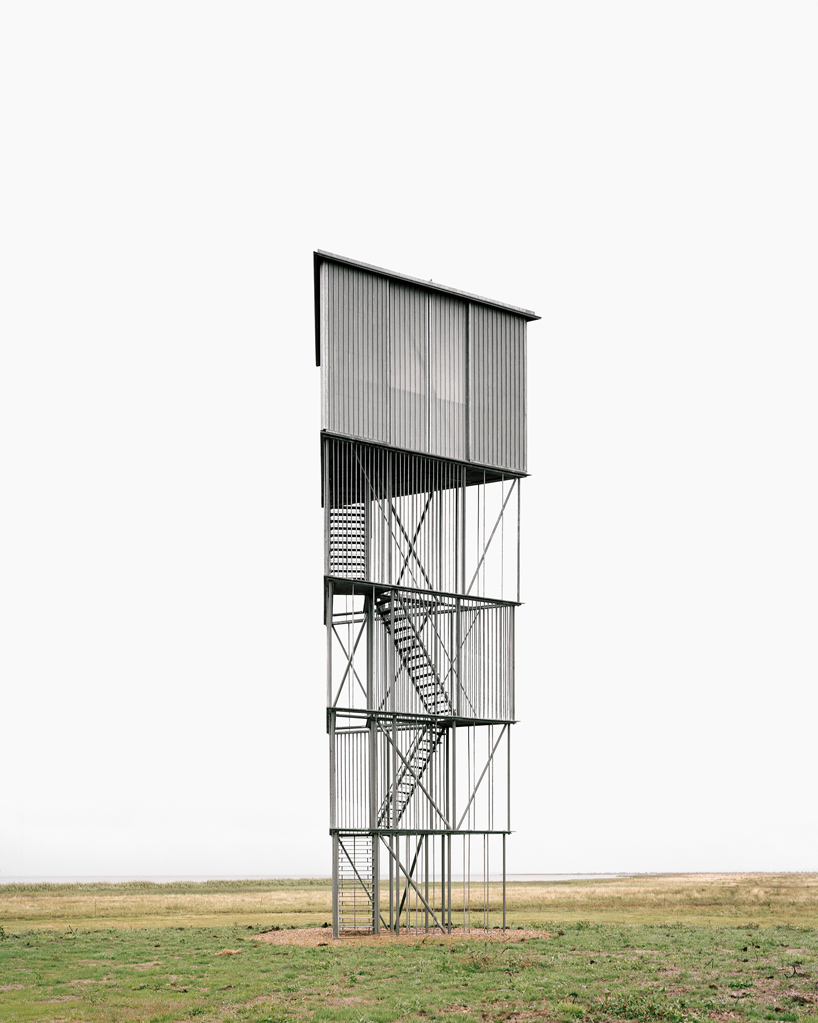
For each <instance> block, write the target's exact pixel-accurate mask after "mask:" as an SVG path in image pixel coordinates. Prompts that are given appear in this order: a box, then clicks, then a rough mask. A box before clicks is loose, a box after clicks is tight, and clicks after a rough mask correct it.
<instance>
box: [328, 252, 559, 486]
mask: <svg viewBox="0 0 818 1023" xmlns="http://www.w3.org/2000/svg"><path fill="white" fill-rule="evenodd" d="M314 265H315V353H316V362H317V364H318V365H319V366H320V367H321V427H322V429H323V430H325V431H327V432H328V433H332V434H338V435H340V436H344V437H353V438H356V439H359V440H365V441H370V442H372V443H375V444H384V445H388V446H390V447H395V448H401V449H404V450H410V451H416V452H420V453H423V454H430V455H437V456H439V457H442V458H446V459H452V460H455V461H459V462H472V463H475V464H477V465H483V466H488V467H493V468H496V469H501V470H504V471H506V472H511V473H519V474H522V473H525V472H526V325H527V323H528V322H529V321H530V320H536V319H539V317H538V316H536V315H535V314H534V313H532V312H530V311H529V310H527V309H518V308H516V307H515V306H510V305H506V304H504V303H501V302H494V301H491V300H490V299H486V298H479V297H477V296H476V295H469V294H466V293H465V292H462V291H457V290H455V289H453V288H447V287H443V286H441V285H438V284H435V283H434V282H432V281H421V280H417V279H415V278H412V277H406V276H405V275H403V274H396V273H392V272H390V271H388V270H382V269H380V268H378V267H374V266H369V265H368V264H366V263H360V262H358V261H356V260H352V259H346V258H345V257H343V256H335V255H333V254H331V253H328V252H322V251H320V250H319V251H318V252H316V253H314Z"/></svg>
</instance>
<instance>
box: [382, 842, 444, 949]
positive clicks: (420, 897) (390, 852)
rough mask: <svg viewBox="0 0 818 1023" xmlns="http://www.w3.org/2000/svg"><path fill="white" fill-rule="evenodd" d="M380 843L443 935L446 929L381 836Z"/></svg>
mask: <svg viewBox="0 0 818 1023" xmlns="http://www.w3.org/2000/svg"><path fill="white" fill-rule="evenodd" d="M381 841H382V842H383V844H384V845H385V846H386V850H387V852H388V853H389V855H390V856H391V857H392V859H393V860H394V861H395V863H396V865H397V868H398V870H400V871H401V872H402V873H403V876H404V877H405V878H406V880H407V881H408V882H409V884H410V885H411V886H412V887H413V888H414V889H415V894H416V895H417V897H418V898H419V899H420V901H421V902H422V903H423V905H424V906H425V907H426V909H428V910H429V912H430V913H431V915H432V918H433V919H434V922H435V923H436V924H437V926H438V927H439V928H440V929H441V931H443V933H444V934H445V933H446V928H445V927H444V926H443V924H442V923H441V922H440V920H438V918H437V913H435V911H434V910H433V909H432V907H431V906H430V905H429V903H428V902H427V901H426V899H424V897H423V893H422V892H421V890H420V888H418V886H417V885H416V884H415V882H414V881H413V880H412V878H411V877H410V876H409V875H408V874H407V872H406V867H404V865H403V864H402V863H401V861H400V860H399V859H398V857H397V856H396V855H395V854H394V853H393V852H392V850H391V849H390V848H389V845H388V844H387V843H386V842H384V841H383V836H381Z"/></svg>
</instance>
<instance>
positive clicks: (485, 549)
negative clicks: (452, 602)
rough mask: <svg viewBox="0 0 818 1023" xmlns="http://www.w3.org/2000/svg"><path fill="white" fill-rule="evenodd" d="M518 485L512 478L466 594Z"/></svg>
mask: <svg viewBox="0 0 818 1023" xmlns="http://www.w3.org/2000/svg"><path fill="white" fill-rule="evenodd" d="M519 485H520V481H519V480H514V482H513V484H512V485H511V486H510V487H509V491H508V493H507V494H506V499H505V500H504V501H503V507H502V508H501V509H500V514H499V515H498V516H497V521H496V522H495V523H494V529H492V531H491V535H490V536H489V538H488V541H487V543H486V546H485V547H484V548H483V553H482V554H481V555H480V560H479V561H478V562H477V568H476V569H475V570H474V575H473V576H472V577H471V582H470V583H469V585H468V586H467V587H466V594H469V593H471V588H472V586H474V580H475V579H476V578H477V576H478V574H479V572H480V566H481V565H482V564H483V562H484V561H485V560H486V555H487V554H488V552H489V547H490V545H491V541H492V540H493V539H494V534H495V533H496V532H497V527H498V526H499V525H500V523H501V522H502V520H503V512H504V511H505V510H506V505H507V504H508V502H509V498H510V497H511V495H512V494H513V493H514V489H515V487H518V486H519Z"/></svg>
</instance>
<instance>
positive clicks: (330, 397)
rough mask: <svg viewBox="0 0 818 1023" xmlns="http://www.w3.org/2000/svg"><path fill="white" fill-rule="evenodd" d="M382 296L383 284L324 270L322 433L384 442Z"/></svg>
mask: <svg viewBox="0 0 818 1023" xmlns="http://www.w3.org/2000/svg"><path fill="white" fill-rule="evenodd" d="M387 295H388V284H387V282H386V281H385V280H383V278H380V277H375V276H374V275H372V274H366V273H362V272H361V271H359V270H353V269H351V268H350V267H345V266H338V265H337V264H334V263H330V264H327V284H326V291H325V312H324V316H323V321H324V322H325V324H326V326H325V328H324V329H325V338H326V340H325V343H324V349H325V351H324V360H325V363H326V364H325V365H324V373H325V380H326V392H327V401H326V420H325V421H326V424H327V425H326V428H327V429H329V430H332V431H333V432H335V433H343V434H348V435H350V436H353V437H364V438H366V439H367V440H374V441H379V442H381V443H388V440H389V435H388V417H387V398H386V370H387V329H388V320H387V314H388V299H387ZM322 327H323V324H322Z"/></svg>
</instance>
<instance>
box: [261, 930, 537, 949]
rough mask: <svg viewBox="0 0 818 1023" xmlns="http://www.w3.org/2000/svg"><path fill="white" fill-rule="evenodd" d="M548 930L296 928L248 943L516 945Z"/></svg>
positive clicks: (274, 932)
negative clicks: (341, 933)
mask: <svg viewBox="0 0 818 1023" xmlns="http://www.w3.org/2000/svg"><path fill="white" fill-rule="evenodd" d="M550 937H551V935H550V934H549V932H548V931H538V930H533V929H531V930H523V929H517V930H507V931H501V930H491V931H478V930H471V931H466V930H463V929H459V930H452V933H451V934H441V933H439V932H438V933H434V932H432V931H430V932H429V933H426V931H420V932H419V933H417V934H356V935H354V936H349V937H343V938H333V936H332V931H331V930H330V929H329V928H328V927H297V928H293V929H292V930H286V931H267V932H266V933H264V934H256V935H254V936H253V938H251V940H252V941H265V942H268V943H269V944H271V945H301V946H303V947H306V948H317V947H318V946H320V945H333V946H336V947H338V946H339V945H342V944H345V943H350V942H354V943H355V944H357V945H367V946H369V945H374V946H376V947H382V946H388V945H448V944H451V943H452V942H453V941H502V942H519V941H525V940H526V939H528V938H550Z"/></svg>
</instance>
